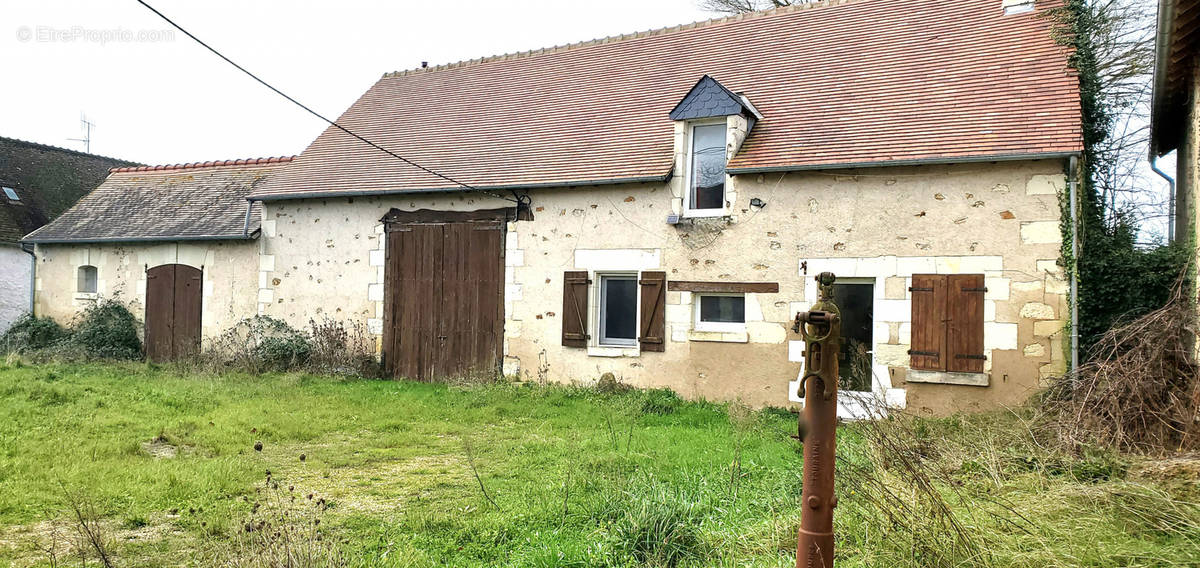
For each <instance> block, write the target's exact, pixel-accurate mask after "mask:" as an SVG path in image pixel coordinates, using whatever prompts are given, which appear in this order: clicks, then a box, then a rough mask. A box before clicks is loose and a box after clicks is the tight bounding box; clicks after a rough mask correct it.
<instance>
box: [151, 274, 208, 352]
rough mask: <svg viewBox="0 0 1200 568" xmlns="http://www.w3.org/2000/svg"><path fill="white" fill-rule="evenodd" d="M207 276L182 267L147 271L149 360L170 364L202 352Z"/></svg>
mask: <svg viewBox="0 0 1200 568" xmlns="http://www.w3.org/2000/svg"><path fill="white" fill-rule="evenodd" d="M203 279H204V273H203V272H201V271H200V270H199V269H197V268H193V267H191V266H187V265H183V264H164V265H162V266H155V267H154V268H151V269H149V270H147V271H146V358H147V359H150V360H151V361H171V360H175V359H181V358H184V357H187V356H189V355H194V354H195V353H196V352H197V351H199V350H200V310H201V308H202V307H203V297H204V293H203V292H204V290H203Z"/></svg>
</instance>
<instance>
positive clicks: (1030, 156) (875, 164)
mask: <svg viewBox="0 0 1200 568" xmlns="http://www.w3.org/2000/svg"><path fill="white" fill-rule="evenodd" d="M1078 155H1080V152H1040V153H1026V154H992V155H986V156H961V157H946V158H917V159H911V160H873V161H866V162H841V163H828V164H793V165H786V166H762V167H753V166H752V167H745V168H730V169H728V170H726V172H727V173H729V174H730V175H743V174H764V173H771V172H800V171H815V170H844V169H851V168H881V167H890V166H927V165H937V164H969V163H978V162H1015V161H1024V160H1053V159H1064V158H1069V157H1071V156H1078Z"/></svg>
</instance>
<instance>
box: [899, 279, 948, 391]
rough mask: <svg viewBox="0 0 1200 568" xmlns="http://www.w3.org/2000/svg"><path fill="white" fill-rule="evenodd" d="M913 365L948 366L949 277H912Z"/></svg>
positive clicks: (939, 368)
mask: <svg viewBox="0 0 1200 568" xmlns="http://www.w3.org/2000/svg"><path fill="white" fill-rule="evenodd" d="M910 290H911V291H912V347H911V348H910V350H909V352H908V353H909V356H910V363H909V365H910V366H911V367H912V368H913V369H918V370H923V371H945V370H946V277H945V276H942V275H939V274H914V275H913V278H912V288H911V289H910Z"/></svg>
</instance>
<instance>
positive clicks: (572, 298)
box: [562, 270, 592, 347]
mask: <svg viewBox="0 0 1200 568" xmlns="http://www.w3.org/2000/svg"><path fill="white" fill-rule="evenodd" d="M591 283H592V281H591V280H588V273H587V271H586V270H570V271H567V272H564V273H563V309H562V344H563V346H564V347H587V344H588V339H589V338H590V336H589V335H588V333H587V328H588V326H587V321H588V285H589V284H591Z"/></svg>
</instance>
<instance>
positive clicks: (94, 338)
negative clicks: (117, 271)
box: [67, 300, 142, 359]
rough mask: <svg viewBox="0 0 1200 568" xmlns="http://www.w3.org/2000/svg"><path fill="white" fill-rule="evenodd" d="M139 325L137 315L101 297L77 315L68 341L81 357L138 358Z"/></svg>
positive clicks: (114, 301) (139, 355)
mask: <svg viewBox="0 0 1200 568" xmlns="http://www.w3.org/2000/svg"><path fill="white" fill-rule="evenodd" d="M138 327H140V326H139V323H138V321H137V318H136V317H134V315H133V313H131V312H130V311H129V309H128V308H126V307H125V306H124V305H122V304H121V303H120V302H117V301H116V300H100V301H99V302H96V303H95V304H93V305H91V306H89V307H88V308H87V309H86V310H84V311H83V313H82V314H80V315H79V318H78V319H77V320H76V322H75V326H74V328H73V329H72V330H71V336H70V338H69V339H68V340H67V343H68V344H69V346H70V347H73V348H75V349H77V350H78V352H79V354H80V355H81V356H82V358H84V359H141V357H142V341H141V340H140V339H138Z"/></svg>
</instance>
